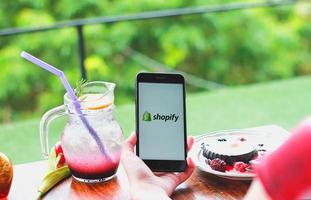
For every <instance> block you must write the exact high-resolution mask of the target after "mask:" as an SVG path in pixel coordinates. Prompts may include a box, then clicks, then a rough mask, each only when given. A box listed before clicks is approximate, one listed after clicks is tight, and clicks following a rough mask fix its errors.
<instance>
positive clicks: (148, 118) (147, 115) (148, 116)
mask: <svg viewBox="0 0 311 200" xmlns="http://www.w3.org/2000/svg"><path fill="white" fill-rule="evenodd" d="M143 121H147V122H150V121H151V113H150V112H147V111H146V112H145V113H144V114H143Z"/></svg>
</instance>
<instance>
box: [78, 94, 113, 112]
mask: <svg viewBox="0 0 311 200" xmlns="http://www.w3.org/2000/svg"><path fill="white" fill-rule="evenodd" d="M79 100H80V101H81V107H82V109H84V110H100V109H103V108H107V107H108V106H110V105H111V104H112V102H113V97H111V95H105V94H84V95H82V96H80V97H79Z"/></svg>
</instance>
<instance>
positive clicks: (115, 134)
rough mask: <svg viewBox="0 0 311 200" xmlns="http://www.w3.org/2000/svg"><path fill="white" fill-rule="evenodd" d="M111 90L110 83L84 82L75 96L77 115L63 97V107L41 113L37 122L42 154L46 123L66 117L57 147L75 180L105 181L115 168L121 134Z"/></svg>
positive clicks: (45, 136)
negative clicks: (59, 148) (79, 109)
mask: <svg viewBox="0 0 311 200" xmlns="http://www.w3.org/2000/svg"><path fill="white" fill-rule="evenodd" d="M114 88H115V84H114V83H108V82H101V81H95V82H90V83H87V84H86V85H84V86H83V94H81V95H80V96H79V97H78V100H79V102H80V105H81V112H77V110H76V109H75V108H76V107H75V102H73V101H72V99H70V98H69V96H68V94H65V96H64V105H63V106H59V107H56V108H54V109H52V110H50V111H49V112H47V113H46V114H44V116H43V117H42V120H41V122H40V136H41V138H40V139H41V145H42V148H43V152H44V154H45V155H46V154H47V152H48V150H47V149H48V135H47V130H48V124H49V123H50V121H51V120H53V119H55V118H57V117H60V116H63V115H66V116H68V120H67V123H66V125H65V128H64V131H63V134H62V137H61V145H62V148H63V152H64V156H65V158H66V162H67V163H68V166H69V168H70V170H71V172H72V175H73V177H74V178H75V179H76V180H78V181H81V182H85V183H97V182H103V181H106V180H109V179H111V178H112V177H113V176H114V174H115V173H116V171H117V168H118V166H119V162H120V154H121V143H122V141H123V134H122V129H121V127H120V126H119V124H118V122H117V121H116V120H115V118H114V108H115V106H114V104H113V102H114V95H113V91H114ZM85 122H88V123H85Z"/></svg>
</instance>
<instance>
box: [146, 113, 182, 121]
mask: <svg viewBox="0 0 311 200" xmlns="http://www.w3.org/2000/svg"><path fill="white" fill-rule="evenodd" d="M178 118H179V116H178V115H175V114H168V115H160V114H159V113H157V114H156V115H151V113H150V112H147V111H146V112H144V114H143V121H146V122H150V121H152V120H163V121H165V122H166V121H173V122H177V120H178Z"/></svg>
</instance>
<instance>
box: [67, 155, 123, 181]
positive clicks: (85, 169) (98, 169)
mask: <svg viewBox="0 0 311 200" xmlns="http://www.w3.org/2000/svg"><path fill="white" fill-rule="evenodd" d="M91 157H92V159H90V158H89V157H88V158H71V159H70V160H68V159H67V160H66V161H67V163H68V165H69V167H70V170H71V172H72V175H73V176H74V177H75V178H76V179H84V182H87V180H98V182H99V181H100V180H107V179H110V178H112V176H113V175H114V174H115V173H116V171H117V169H118V166H119V161H120V152H117V153H115V154H114V155H111V157H112V158H113V160H112V159H107V158H106V157H105V156H102V155H97V156H94V157H93V156H91ZM77 161H78V162H77ZM95 182H97V181H95Z"/></svg>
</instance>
